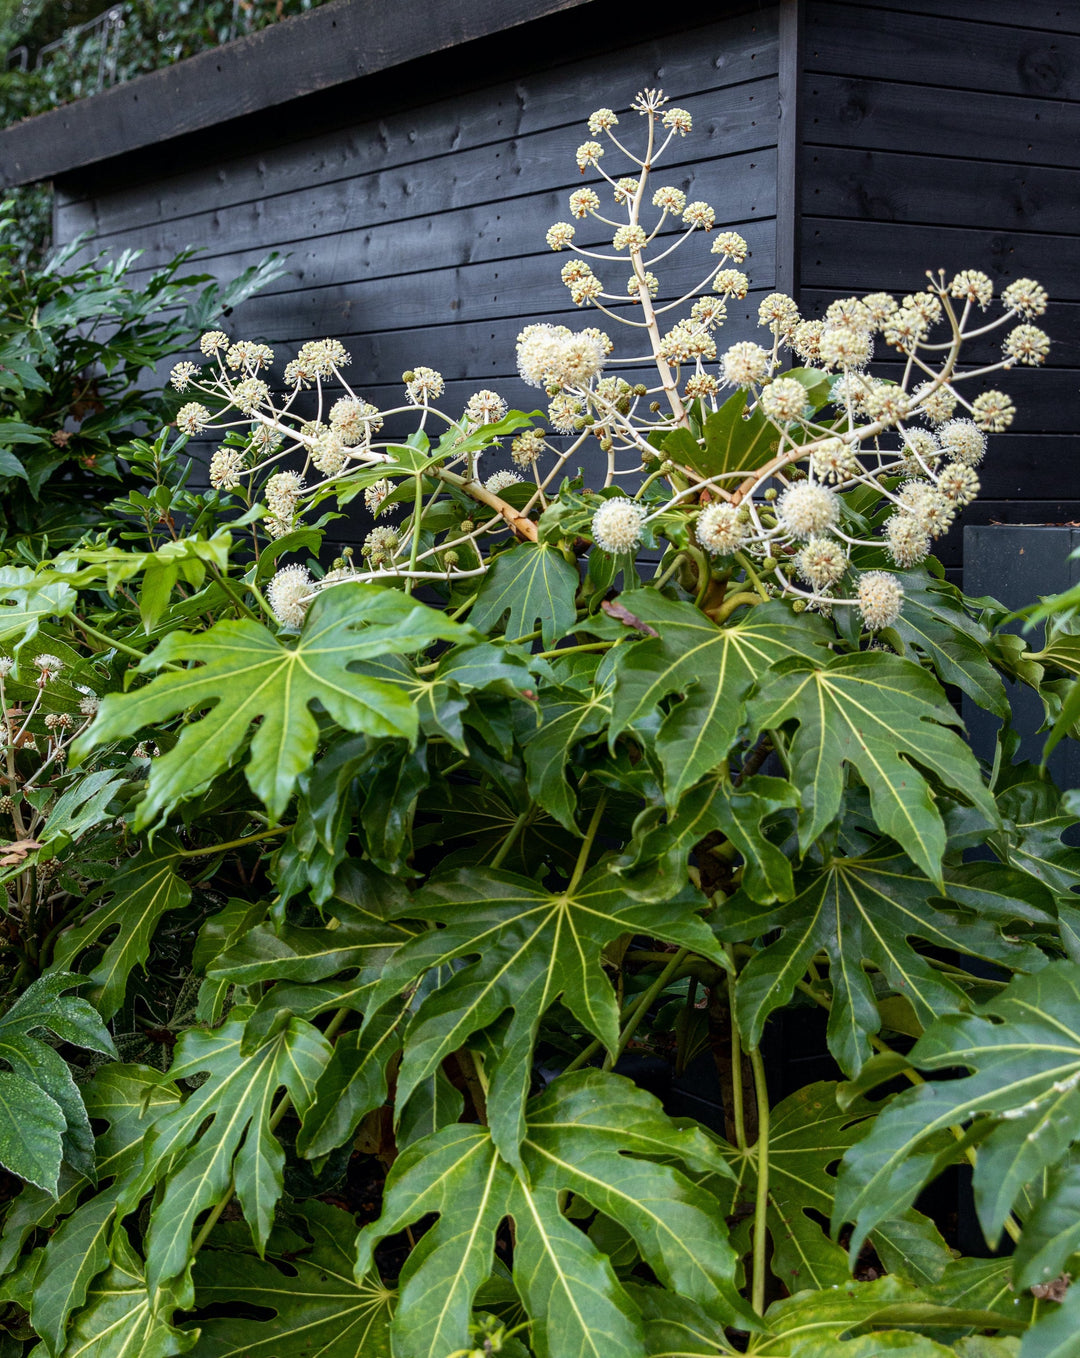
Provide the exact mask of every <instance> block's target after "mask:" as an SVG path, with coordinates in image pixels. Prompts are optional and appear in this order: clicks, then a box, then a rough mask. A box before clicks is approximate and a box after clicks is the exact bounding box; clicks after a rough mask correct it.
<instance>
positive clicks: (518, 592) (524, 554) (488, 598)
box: [469, 542, 578, 646]
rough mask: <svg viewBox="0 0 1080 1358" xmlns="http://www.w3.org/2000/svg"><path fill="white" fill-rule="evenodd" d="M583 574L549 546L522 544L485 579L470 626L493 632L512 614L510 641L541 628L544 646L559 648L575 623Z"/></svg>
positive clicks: (504, 555) (504, 554) (508, 626)
mask: <svg viewBox="0 0 1080 1358" xmlns="http://www.w3.org/2000/svg"><path fill="white" fill-rule="evenodd" d="M577 587H578V573H577V569H576V568H575V567H574V566H572V565H571V564H570V562H569V561H567V560H566V558H565V557H564V556H563V554H562V553H561V552H560V551H559V550H558V549H557V548H555V547H552V546H551V544H550V543H547V542H519V543H518V544H517V546H516V547H511V548H510V550H509V551H506V552H500V553H499V555H498V556H497V557H496V558H495V561H494V564H493V565H492V567H491V569H490V570H489V571H488V573H487V575H486V576H485V577H484V583H483V584H482V585H481V586H480V591H479V594H478V596H477V600H476V603H475V604H474V605H473V609H472V612H471V613H470V614H469V621H470V623H471V624H472V625H473V626H474V627H476V628H479V630H480V631H481V632H489V631H491V630H492V629H493V628H495V627H496V626H497V625H498V624H499V622H500V621H501V619H502V617H503V614H504V613H506V611H507V610H508V609H509V612H510V617H509V619H508V621H507V624H506V635H507V637H508V638H509V639H510V640H511V641H515V640H517V638H518V637H523V636H527V635H528V634H529V633H530V632H532V631H535V629H536V628H537V626H539V628H540V631H541V635H542V636H543V639H544V645H545V646H552V645H554V643H555V641H556V640H558V638H559V637H561V636H565V635H566V633H567V632H568V631H569V630H570V628H571V627H572V626H573V624H574V619H575V618H576V616H577V610H576V608H575V605H574V596H575V594H576V593H577Z"/></svg>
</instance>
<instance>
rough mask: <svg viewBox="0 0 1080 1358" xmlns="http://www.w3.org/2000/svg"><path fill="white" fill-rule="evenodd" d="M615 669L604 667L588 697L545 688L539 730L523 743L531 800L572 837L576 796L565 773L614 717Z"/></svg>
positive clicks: (575, 825)
mask: <svg viewBox="0 0 1080 1358" xmlns="http://www.w3.org/2000/svg"><path fill="white" fill-rule="evenodd" d="M611 685H612V679H611V669H610V666H605V669H604V677H603V678H601V677H600V675H599V672H598V674H597V679H596V681H595V682H594V683H593V684H591V685H590V686H589V687H588V688H587V689H586V690H585V692H584V693H582V692H579V691H578V690H576V689H571V688H555V687H554V686H550V687H547V688H546V689H545V692H544V698H543V700H542V702H541V705H540V726H539V728H538V730H537V731H536V732H535V734H530V735H529V736H527V737H526V740H525V770H526V773H527V776H528V782H529V794H530V796H531V797H532V798H533V800H534V801H535V802H538V803H539V804H540V805H541V806H542V807H543V808H544V810H545V811H548V812H550V813H551V815H552V816H554V817H555V819H556V820H557V821H558V822H559V824H560V825H562V826H564V827H565V828H566V829H567V830H570V831H572V832H573V833H575V834H576V833H580V831H579V829H578V825H577V819H576V814H575V813H576V811H577V793H576V791H575V789H574V787H572V786H571V784H570V782H569V780H568V777H567V773H568V767H569V766H570V765H571V761H572V760H573V758H574V753H575V749H576V747H577V746H578V745H579V744H580V742H582V741H585V740H590V739H592V738H593V737H595V736H598V735H599V734H600V732H601V731H603V730H604V729H605V728H606V727H607V724H608V719H609V718H610V716H611Z"/></svg>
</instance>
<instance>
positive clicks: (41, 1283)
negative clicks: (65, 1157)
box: [30, 1196, 116, 1353]
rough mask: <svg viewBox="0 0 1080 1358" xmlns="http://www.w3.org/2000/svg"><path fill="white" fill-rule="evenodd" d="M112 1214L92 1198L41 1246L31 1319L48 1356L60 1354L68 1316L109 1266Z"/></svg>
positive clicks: (112, 1207)
mask: <svg viewBox="0 0 1080 1358" xmlns="http://www.w3.org/2000/svg"><path fill="white" fill-rule="evenodd" d="M115 1212H116V1203H115V1202H114V1201H110V1200H109V1198H108V1197H107V1196H102V1197H100V1198H95V1199H94V1200H93V1201H92V1202H89V1203H87V1204H86V1205H85V1206H84V1207H81V1208H80V1209H79V1210H78V1211H77V1212H76V1213H75V1214H74V1216H70V1217H68V1219H67V1220H66V1221H65V1222H63V1223H62V1225H61V1226H60V1228H59V1230H57V1231H56V1233H55V1234H54V1235H53V1237H52V1239H51V1240H50V1241H49V1243H48V1245H47V1246H46V1247H45V1251H44V1257H43V1259H42V1262H41V1265H40V1267H39V1269H38V1273H37V1276H36V1278H35V1286H34V1288H33V1290H32V1291H31V1293H30V1320H31V1323H32V1324H33V1326H34V1329H35V1330H37V1332H38V1334H39V1335H40V1336H41V1338H42V1339H43V1340H44V1342H45V1344H46V1346H47V1348H48V1349H49V1352H50V1353H60V1352H61V1351H62V1349H63V1347H64V1337H65V1335H66V1333H67V1324H68V1317H69V1316H70V1315H71V1313H72V1311H77V1310H78V1309H79V1308H80V1307H81V1306H82V1305H83V1303H84V1302H85V1301H86V1293H87V1289H88V1288H89V1286H90V1284H91V1283H92V1282H93V1281H94V1279H95V1278H96V1277H97V1276H98V1274H99V1273H102V1272H104V1270H105V1269H106V1268H107V1267H108V1265H109V1239H110V1235H111V1233H112V1227H113V1215H114V1214H115Z"/></svg>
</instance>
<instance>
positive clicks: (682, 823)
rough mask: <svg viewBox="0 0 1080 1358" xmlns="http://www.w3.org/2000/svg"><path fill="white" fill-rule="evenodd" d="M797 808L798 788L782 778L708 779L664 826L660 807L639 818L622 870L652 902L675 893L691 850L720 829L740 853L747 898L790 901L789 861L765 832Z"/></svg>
mask: <svg viewBox="0 0 1080 1358" xmlns="http://www.w3.org/2000/svg"><path fill="white" fill-rule="evenodd" d="M798 804H799V794H798V791H797V789H796V788H794V787H792V785H791V784H790V783H788V782H785V780H784V779H783V778H766V777H762V776H761V775H754V776H753V777H750V778H747V779H746V780H745V781H744V782H741V783H739V785H738V786H737V787H735V786H733V785H732V783H731V781H730V780H729V779H728V778H727V776H726V775H724V774H719V775H716V774H714V775H710V776H709V777H707V778H704V779H703V780H702V781H701V782H700V783H699V784H698V785H697V786H696V787H693V788H691V789H690V791H689V792H687V793H685V794H684V796H683V799H682V801H681V802H680V803H679V807H678V810H677V811H676V812H675V814H674V815H669V816H668V817H667V819H666V820H664V821H663V822H661V817H662V816H663V814H664V813H663V810H662V809H661V808H659V807H653V808H649V809H647V810H646V811H644V812H642V813H641V815H639V816H638V818H637V820H636V821H635V823H634V838H633V839H632V840H631V842H630V845H629V847H628V851H627V856H626V863H625V866H624V865H623V864H620V868H621V869H622V871H623V872H624V875H625V877H626V881H627V887H628V889H629V890H630V891H632V892H633V894H634V895H636V896H642V898H643V899H644V898H646V897H647V898H648V899H654V900H658V899H662V898H663V897H664V896H665V895H666V894H667V893H668V892H670V891H671V890H673V889H675V890H677V889H678V885H679V884H681V883H682V882H683V881H685V880H686V867H687V862H688V858H689V855H690V852H691V850H693V849H694V847H695V846H696V845H697V844H698V843H700V841H701V840H702V839H704V838H705V836H706V835H709V834H712V833H713V832H714V831H716V830H720V831H722V832H723V834H724V835H725V836H726V837H727V838H728V839H729V840H730V841H731V843H732V844H733V845H734V846H735V848H736V849H737V850H738V851H739V853H740V854H741V855H742V860H743V877H742V888H743V890H744V891H745V892H746V894H747V895H748V896H749V897H750V899H751V900H754V901H761V902H764V903H769V902H771V901H775V900H788V899H790V897H791V896H792V895H793V893H794V887H793V884H792V877H791V860H790V859H789V858H788V856H787V854H785V853H784V851H783V850H782V849H781V848H780V847H779V846H778V845H776V844H774V843H773V841H772V840H771V839H769V838H768V836H767V834H766V833H765V831H766V828H767V826H768V822H769V820H770V818H771V817H773V816H775V815H776V814H777V813H779V812H782V811H785V810H790V809H791V808H793V807H796V806H798ZM639 865H640V866H639Z"/></svg>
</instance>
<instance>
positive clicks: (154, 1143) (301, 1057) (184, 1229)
mask: <svg viewBox="0 0 1080 1358" xmlns="http://www.w3.org/2000/svg"><path fill="white" fill-rule="evenodd" d="M243 1034H244V1021H243V1019H242V1018H230V1019H229V1020H228V1021H227V1022H226V1023H225V1024H224V1026H222V1027H221V1028H218V1029H215V1030H214V1031H212V1032H207V1031H204V1030H201V1029H198V1028H189V1029H188V1030H187V1031H186V1032H185V1033H184V1035H183V1036H182V1037H181V1039H180V1041H179V1042H178V1043H177V1044H176V1051H175V1055H174V1060H173V1064H172V1066H171V1067H170V1070H169V1077H170V1079H172V1080H173V1081H182V1080H188V1079H191V1078H193V1077H194V1076H197V1075H203V1074H205V1075H206V1079H205V1081H204V1082H203V1083H202V1084H200V1085H199V1086H198V1088H196V1089H194V1090H193V1091H192V1092H191V1093H190V1094H188V1096H187V1098H186V1099H185V1100H184V1101H183V1103H181V1104H180V1105H179V1106H178V1107H176V1108H174V1109H171V1110H169V1111H167V1112H165V1113H163V1114H162V1116H161V1117H159V1118H158V1119H156V1121H155V1122H154V1124H153V1127H152V1128H151V1130H150V1133H149V1135H148V1136H147V1138H146V1166H147V1169H148V1170H150V1171H151V1172H152V1173H153V1175H154V1176H155V1177H156V1178H158V1179H160V1180H161V1181H162V1184H163V1190H162V1193H161V1196H160V1200H159V1201H158V1202H157V1204H156V1206H155V1207H154V1210H153V1213H152V1214H151V1217H150V1229H149V1233H148V1236H147V1253H146V1261H147V1277H148V1280H149V1282H150V1286H151V1288H152V1289H153V1290H155V1291H156V1289H157V1288H158V1287H160V1286H161V1284H162V1283H164V1282H167V1281H168V1280H169V1279H170V1278H175V1277H178V1276H180V1275H181V1274H182V1273H183V1270H184V1268H185V1267H186V1265H187V1261H188V1257H189V1252H190V1248H191V1235H192V1231H193V1229H194V1226H195V1223H196V1221H197V1219H198V1217H199V1215H200V1214H201V1213H202V1212H203V1211H204V1210H205V1209H206V1208H208V1207H213V1206H214V1205H215V1204H216V1203H218V1202H220V1201H221V1199H222V1197H223V1196H224V1195H225V1193H227V1192H228V1191H229V1188H230V1185H231V1184H235V1188H236V1195H237V1197H238V1199H239V1201H240V1206H241V1207H242V1208H243V1212H244V1216H245V1218H246V1220H247V1223H248V1225H249V1227H250V1228H251V1234H252V1238H253V1239H254V1240H255V1242H256V1244H257V1245H258V1246H259V1247H260V1248H261V1247H262V1246H263V1245H265V1243H266V1240H267V1237H268V1236H269V1234H270V1227H271V1225H272V1224H273V1215H274V1206H275V1204H276V1202H277V1200H278V1198H279V1197H280V1196H281V1191H282V1167H283V1165H284V1159H285V1153H284V1151H283V1150H282V1149H281V1145H280V1144H279V1142H278V1141H277V1139H276V1137H275V1136H274V1135H273V1133H272V1132H271V1130H270V1126H269V1123H270V1116H271V1111H272V1107H273V1105H274V1103H275V1102H276V1099H277V1097H278V1095H279V1091H280V1090H281V1089H283V1088H284V1089H285V1090H287V1091H288V1093H289V1095H290V1096H291V1098H292V1102H293V1106H294V1107H295V1108H296V1110H297V1111H298V1113H299V1114H300V1115H301V1117H302V1116H303V1115H304V1114H305V1113H306V1112H307V1109H308V1107H309V1105H310V1103H311V1097H312V1092H313V1090H314V1088H315V1085H316V1082H317V1081H318V1078H319V1076H320V1074H321V1073H322V1070H323V1068H324V1066H325V1065H326V1062H327V1060H328V1059H329V1056H330V1044H329V1043H328V1042H327V1041H326V1039H325V1038H324V1037H323V1035H322V1034H321V1033H320V1032H319V1030H318V1029H317V1028H315V1027H313V1026H312V1025H311V1024H310V1023H306V1022H304V1021H303V1020H302V1019H296V1018H294V1019H290V1020H288V1022H287V1023H285V1024H284V1025H282V1026H279V1027H278V1028H277V1029H276V1030H275V1031H273V1032H272V1033H271V1034H270V1036H268V1037H267V1039H266V1040H265V1041H264V1042H263V1043H261V1044H260V1045H259V1046H258V1047H256V1048H255V1050H254V1051H252V1052H251V1054H250V1055H247V1056H245V1055H244V1054H243V1052H242V1048H241V1043H242V1039H243ZM124 1206H125V1207H126V1208H127V1209H130V1208H131V1207H132V1206H134V1202H133V1200H132V1198H131V1197H130V1196H129V1197H128V1198H126V1199H125V1202H124Z"/></svg>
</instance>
